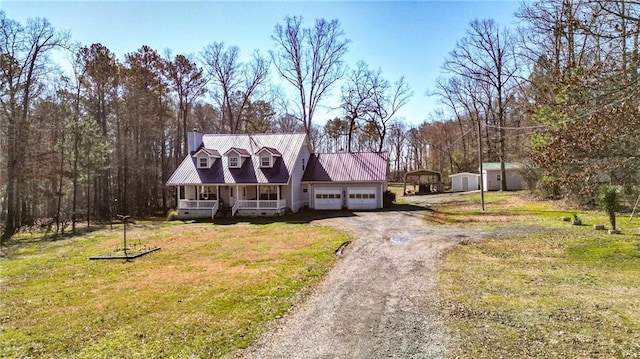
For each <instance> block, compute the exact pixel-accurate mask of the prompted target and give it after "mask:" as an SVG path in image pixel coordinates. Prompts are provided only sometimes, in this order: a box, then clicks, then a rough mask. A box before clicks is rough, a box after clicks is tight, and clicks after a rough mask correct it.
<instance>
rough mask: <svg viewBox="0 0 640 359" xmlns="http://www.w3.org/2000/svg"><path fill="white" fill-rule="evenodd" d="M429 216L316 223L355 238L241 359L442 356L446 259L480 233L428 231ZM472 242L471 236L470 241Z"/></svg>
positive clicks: (361, 216) (373, 215) (381, 215)
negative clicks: (441, 268) (440, 279)
mask: <svg viewBox="0 0 640 359" xmlns="http://www.w3.org/2000/svg"><path fill="white" fill-rule="evenodd" d="M423 218H424V211H421V210H417V211H398V212H395V211H393V212H358V213H355V214H354V216H351V217H339V218H330V219H322V220H318V221H314V222H312V224H314V225H320V226H330V227H334V228H338V229H341V230H345V231H347V232H349V233H351V234H352V236H353V237H354V238H355V240H354V241H353V243H351V244H350V245H349V246H347V247H346V248H345V249H344V251H343V253H342V258H341V259H340V260H339V261H338V263H337V264H336V266H335V267H334V268H333V269H332V270H331V271H330V272H329V273H328V274H327V275H326V276H325V278H324V279H323V281H322V282H321V283H319V285H318V286H316V288H314V291H313V292H312V293H311V294H310V295H309V296H308V297H307V298H306V299H305V300H304V302H303V303H302V304H300V305H299V306H297V307H295V308H294V309H292V310H291V311H290V312H289V313H287V315H286V316H285V317H284V318H282V319H280V320H278V321H276V322H275V323H274V325H273V326H272V327H271V328H270V329H268V330H267V331H266V332H265V333H263V335H262V336H261V337H259V338H258V339H257V340H256V341H255V342H254V343H253V344H252V345H251V346H250V347H249V348H247V349H245V350H243V351H240V352H238V353H236V357H237V358H441V357H443V356H444V354H445V343H446V342H447V338H446V335H445V331H444V326H443V323H442V322H441V320H440V319H439V315H438V306H437V305H436V303H435V300H436V297H435V293H434V288H435V286H436V282H437V263H438V257H439V254H441V253H442V252H443V251H444V250H446V249H447V248H449V247H451V246H453V245H454V244H456V243H459V242H460V241H462V240H464V239H467V240H469V239H472V238H473V237H476V238H478V237H480V236H482V233H480V232H475V231H473V230H466V229H461V228H450V227H434V226H429V225H428V224H427V223H426V222H425V221H424V220H423ZM470 237H471V238H470Z"/></svg>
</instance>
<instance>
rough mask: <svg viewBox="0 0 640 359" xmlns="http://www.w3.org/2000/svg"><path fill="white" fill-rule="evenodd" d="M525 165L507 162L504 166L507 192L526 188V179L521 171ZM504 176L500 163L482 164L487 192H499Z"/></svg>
mask: <svg viewBox="0 0 640 359" xmlns="http://www.w3.org/2000/svg"><path fill="white" fill-rule="evenodd" d="M522 168H523V165H522V164H521V163H515V162H506V163H505V164H504V169H505V174H506V179H507V190H508V191H514V190H521V189H524V188H525V182H524V178H522V174H521V173H520V171H521V170H522ZM501 181H502V176H501V172H500V163H499V162H489V163H483V164H482V183H483V187H484V190H485V191H499V190H500V183H501Z"/></svg>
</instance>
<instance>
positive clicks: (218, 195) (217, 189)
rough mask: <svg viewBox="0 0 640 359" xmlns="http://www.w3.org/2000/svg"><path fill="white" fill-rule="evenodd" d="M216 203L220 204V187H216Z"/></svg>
mask: <svg viewBox="0 0 640 359" xmlns="http://www.w3.org/2000/svg"><path fill="white" fill-rule="evenodd" d="M216 201H218V203H220V186H219V185H218V186H216Z"/></svg>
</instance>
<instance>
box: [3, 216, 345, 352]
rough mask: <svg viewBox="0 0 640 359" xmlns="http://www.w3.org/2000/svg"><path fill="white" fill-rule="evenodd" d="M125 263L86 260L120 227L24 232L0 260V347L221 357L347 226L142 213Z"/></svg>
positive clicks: (324, 261) (313, 276)
mask: <svg viewBox="0 0 640 359" xmlns="http://www.w3.org/2000/svg"><path fill="white" fill-rule="evenodd" d="M127 239H128V242H129V243H131V244H132V245H133V244H139V245H144V246H148V247H156V246H157V247H161V248H162V249H161V250H160V251H158V252H154V253H152V254H148V255H146V256H144V257H141V258H139V259H136V260H135V261H132V262H125V261H123V260H115V261H114V260H100V261H90V260H88V258H89V257H91V256H96V255H100V254H103V253H107V252H110V251H113V250H114V249H117V248H120V247H121V246H122V234H121V227H120V229H114V230H100V231H96V232H93V233H89V234H87V235H85V236H82V237H76V238H71V239H65V240H60V241H56V242H46V241H40V240H38V239H37V238H33V237H29V236H25V235H23V236H22V237H18V238H17V239H15V240H14V243H13V244H12V245H11V246H10V247H9V248H8V249H7V248H5V256H4V258H2V259H1V261H0V265H1V276H0V277H1V278H2V282H1V289H0V291H1V292H0V320H1V321H0V328H1V333H0V342H1V343H2V346H1V347H0V357H22V356H25V357H60V358H61V357H64V358H111V357H131V358H151V357H201V358H211V357H221V356H230V355H232V354H233V352H234V351H235V350H236V349H238V348H243V347H246V346H247V345H248V344H249V343H250V342H251V341H252V340H253V338H255V337H256V335H257V334H258V333H259V332H260V331H261V330H262V329H263V327H264V323H266V322H267V321H269V320H272V319H273V318H275V317H277V316H279V315H282V314H283V313H284V312H285V311H287V310H288V309H289V308H290V307H291V305H292V304H293V303H295V302H296V301H297V300H298V299H299V296H300V295H301V293H302V292H301V290H302V289H303V288H305V287H307V286H309V285H310V284H312V283H314V282H316V281H317V279H318V278H319V277H320V276H321V275H323V274H324V273H325V272H326V271H327V270H328V268H330V266H331V265H332V263H333V261H334V260H335V255H334V254H333V251H334V250H335V249H336V248H337V247H338V246H339V245H340V243H342V242H343V241H345V240H347V238H346V237H345V235H343V234H341V233H339V232H336V231H334V230H331V229H327V228H320V227H315V226H309V225H307V224H284V223H274V224H264V225H254V224H242V223H241V224H236V225H228V226H220V225H212V224H197V223H196V224H181V225H175V224H162V225H154V224H146V223H145V224H140V223H138V224H137V225H134V226H132V227H130V230H129V231H128V233H127Z"/></svg>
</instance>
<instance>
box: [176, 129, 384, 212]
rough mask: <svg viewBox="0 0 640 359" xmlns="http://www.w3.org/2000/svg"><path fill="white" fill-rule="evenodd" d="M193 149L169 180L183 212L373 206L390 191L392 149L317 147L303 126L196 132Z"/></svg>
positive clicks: (190, 140)
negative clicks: (315, 149) (339, 150)
mask: <svg viewBox="0 0 640 359" xmlns="http://www.w3.org/2000/svg"><path fill="white" fill-rule="evenodd" d="M188 149H189V154H188V155H187V156H186V157H185V159H184V160H183V161H182V163H181V164H180V165H179V166H178V168H177V169H176V170H175V171H174V173H173V174H172V175H171V177H170V178H169V180H168V181H167V185H168V186H173V187H175V188H176V196H177V202H178V207H177V208H178V217H179V218H181V219H190V218H216V217H223V216H226V217H229V216H238V215H240V216H276V215H282V214H284V213H285V212H286V211H287V210H289V211H292V212H297V211H298V210H300V209H301V208H312V209H375V208H382V206H383V201H382V200H383V193H384V191H386V190H387V181H386V174H387V154H386V153H374V152H367V153H321V154H313V153H311V146H310V143H309V140H308V138H307V135H306V134H304V133H289V134H239V135H232V134H202V133H199V132H196V131H194V132H189V134H188Z"/></svg>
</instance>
